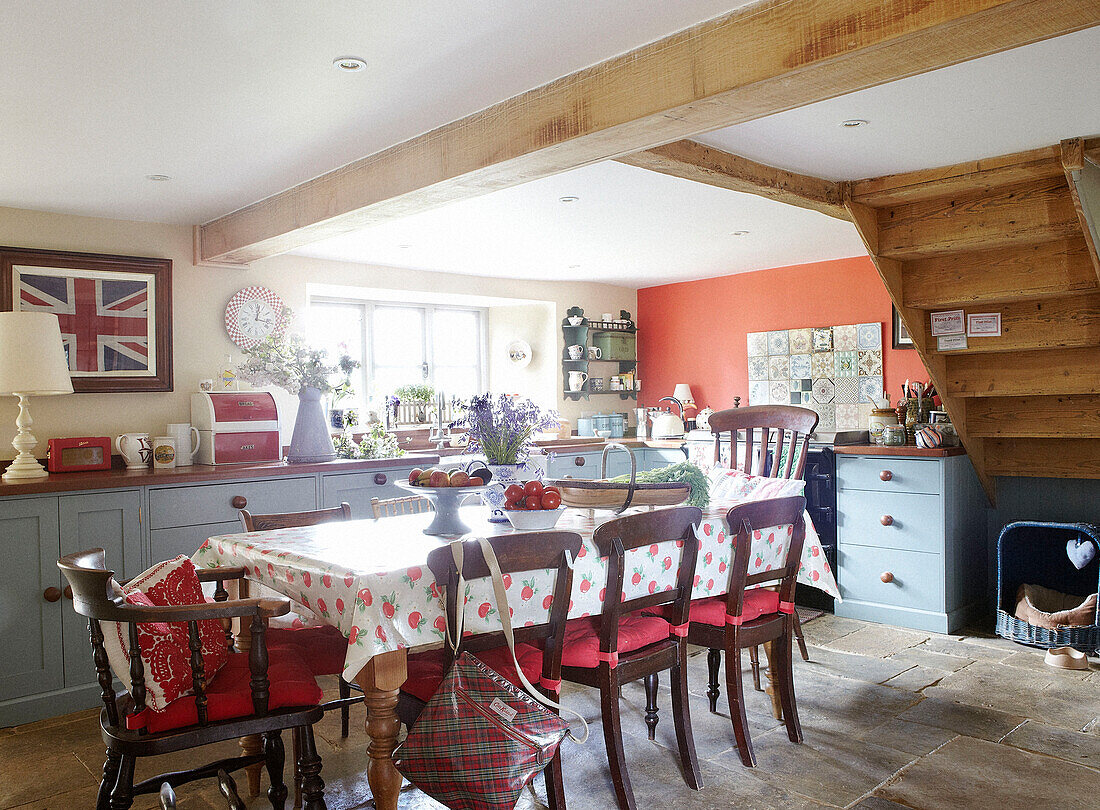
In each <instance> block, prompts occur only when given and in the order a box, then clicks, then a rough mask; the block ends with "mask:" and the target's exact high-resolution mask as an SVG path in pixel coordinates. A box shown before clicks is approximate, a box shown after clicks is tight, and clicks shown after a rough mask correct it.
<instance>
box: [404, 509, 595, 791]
mask: <svg viewBox="0 0 1100 810" xmlns="http://www.w3.org/2000/svg"><path fill="white" fill-rule="evenodd" d="M489 543H490V545H491V546H492V548H493V552H494V553H495V554H496V556H497V562H498V563H499V564H500V570H501V573H503V574H505V575H509V574H519V573H526V572H529V571H538V570H543V569H556V571H557V573H556V576H555V578H554V590H553V600H552V602H551V604H550V614H549V621H548V622H547V623H546V624H537V625H532V626H529V627H514V628H513V635H514V638H515V644H516V659H517V660H518V661H519V664H520V667H521V668H522V669H523V674H524V675H525V676H526V678H527V680H528V681H529V682H530V683H531V684H533V685H536V686H538V687H539V690H540V691H541V692H542V693H543V694H544V695H545V696H546V697H548V698H550V699H551V700H552V701H554V702H555V703H558V702H560V700H561V698H560V692H561V677H562V676H561V655H562V646H563V642H564V637H565V624H566V616H567V614H568V613H569V598H570V594H571V593H572V591H573V560H575V559H576V558H577V554H579V553H580V549H581V536H580V535H579V534H577V533H576V532H565V531H552V530H551V531H544V532H525V533H522V534H511V535H505V536H502V537H490V538H489ZM428 568H429V569H430V570H431V572H432V574H433V575H434V576H435V582H436V585H437V586H438V587H440V588H442V589H443V591H444V593H445V604H446V610H447V628H448V632H449V633H450V634H451V637H452V638H453V637H454V635H455V633H456V628H457V627H458V610H459V608H460V605H459V600H458V567H457V566H456V565H455V562H454V557H453V556H452V554H451V550H450V548H449V547H447V546H442V547H440V548H437V549H435V550H433V551H432V552H431V553H430V554H429V555H428ZM462 568H463V576H464V578H465V580H466V581H467V582H471V581H473V580H477V579H483V578H485V577H488V576H490V573H489V567H488V566H487V565H486V563H485V559H484V557H483V556H482V554H481V547H480V546H479V545H478V543H477V542H476V541H466V542H465V543H464V544H463V559H462ZM471 609H472V608H471ZM501 609H503V608H501ZM463 651H466V652H471V653H473V654H474V655H476V656H477V657H478V658H479V659H481V660H482V661H483V662H484V663H485V664H487V665H488V666H489V667H490V668H491V669H493V670H494V671H496V672H497V673H498V674H500V675H501V676H503V677H504V678H507V679H508V680H509V681H511V682H512V683H513V684H515V685H516V686H518V687H519V688H520V689H523V688H524V687H523V685H522V683H521V682H520V680H519V676H518V675H516V671H515V663H513V661H512V654H511V652H509V650H508V646H507V642H506V641H505V638H504V633H503V631H498V632H494V633H478V634H476V635H466V636H463V637H462V638H461V639H460V640H459V650H458V652H459V653H461V652H463ZM455 655H456V653H455V652H454V651H452V650H451V648H450V646H449V645H446V644H445V645H444V647H443V649H442V650H432V651H429V652H423V653H416V654H413V655H410V656H409V659H408V678H407V679H406V681H405V684H404V685H403V686H402V687H401V694H400V695H399V697H398V702H397V715H398V717H399V718H400V719H401V722H402V723H404V724H405V725H406V726H411V725H412V724H413V723H415V722H416V718H417V717H419V716H420V712H421V711H422V710H423V708H424V706H425V704H427V702H428V700H429V699H430V698H431V696H432V695H433V694H435V692H436V690H437V689H438V688H439V685H440V683H441V682H442V681H443V676H444V674H445V673H446V672H447V671H448V670H449V669H450V667H451V663H452V662H453V661H454V658H455ZM543 777H544V778H545V780H546V795H547V800H548V802H549V804H550V808H551V810H565V783H564V780H563V778H562V768H561V754H560V752H559V753H558V754H557V755H555V756H554V758H553V759H552V760H551V761H550V764H549V765H547V767H546V770H545V771H544V772H543Z"/></svg>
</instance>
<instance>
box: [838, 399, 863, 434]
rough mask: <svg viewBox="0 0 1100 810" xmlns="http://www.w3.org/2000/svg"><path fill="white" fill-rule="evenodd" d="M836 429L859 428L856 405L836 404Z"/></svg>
mask: <svg viewBox="0 0 1100 810" xmlns="http://www.w3.org/2000/svg"><path fill="white" fill-rule="evenodd" d="M836 429H837V430H859V407H858V406H857V405H855V404H854V403H853V404H850V405H837V406H836Z"/></svg>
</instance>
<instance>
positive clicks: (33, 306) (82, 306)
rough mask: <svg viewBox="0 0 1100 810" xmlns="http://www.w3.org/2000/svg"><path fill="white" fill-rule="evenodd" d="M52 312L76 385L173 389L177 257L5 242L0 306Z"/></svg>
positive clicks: (0, 252) (82, 389)
mask: <svg viewBox="0 0 1100 810" xmlns="http://www.w3.org/2000/svg"><path fill="white" fill-rule="evenodd" d="M13 309H20V310H29V311H37V312H53V313H55V314H57V316H58V320H59V321H61V333H62V338H63V339H64V341H65V351H66V354H67V355H68V357H69V369H70V374H71V375H72V381H73V390H74V391H75V392H77V393H93V392H94V393H121V392H136V391H143V392H145V391H171V390H172V260H171V259H154V258H145V257H140V256H114V255H109V254H102V253H71V252H68V251H61V250H38V249H33V248H17V247H0V310H13Z"/></svg>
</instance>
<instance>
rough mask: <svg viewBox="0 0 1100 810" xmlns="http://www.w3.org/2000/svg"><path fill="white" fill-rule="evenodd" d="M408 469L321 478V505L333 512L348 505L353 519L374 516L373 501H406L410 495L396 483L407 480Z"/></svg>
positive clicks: (409, 467) (411, 467)
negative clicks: (342, 505) (394, 499)
mask: <svg viewBox="0 0 1100 810" xmlns="http://www.w3.org/2000/svg"><path fill="white" fill-rule="evenodd" d="M412 469H413V465H411V464H410V465H409V466H408V467H401V468H393V469H385V470H372V471H370V472H362V473H349V474H348V475H326V476H324V477H323V478H322V479H321V506H322V507H323V508H325V509H330V508H332V507H334V506H339V505H340V504H341V503H345V502H346V503H347V504H349V505H350V506H351V516H352V518H353V519H360V518H370V517H374V513H373V512H372V511H371V508H370V500H371V498H379V499H383V500H384V499H386V498H403V497H405V496H407V495H408V494H409V493H408V492H406V491H405V490H403V489H401V488H400V487H399V486H397V485H396V484H395V483H394V482H395V481H407V480H408V478H409V471H410V470H412Z"/></svg>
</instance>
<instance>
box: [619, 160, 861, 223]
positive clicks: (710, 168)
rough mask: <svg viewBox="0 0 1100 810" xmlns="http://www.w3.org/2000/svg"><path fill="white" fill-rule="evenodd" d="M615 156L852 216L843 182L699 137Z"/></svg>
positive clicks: (833, 214) (672, 173) (686, 177)
mask: <svg viewBox="0 0 1100 810" xmlns="http://www.w3.org/2000/svg"><path fill="white" fill-rule="evenodd" d="M615 160H617V161H618V162H619V163H625V164H627V165H628V166H637V167H639V168H642V169H649V170H650V171H654V172H660V173H661V174H667V175H670V176H672V177H679V178H682V179H684V180H692V181H694V182H696V183H706V184H707V185H709V186H717V187H718V188H725V189H729V190H730V191H740V192H744V193H746V194H756V195H757V196H760V197H767V198H768V199H770V200H776V201H777V202H782V203H787V204H788V205H794V206H797V207H799V208H808V209H809V210H811V211H817V212H819V213H822V214H827V215H828V216H830V217H835V218H837V219H843V220H849V219H850V217H849V216H848V210H847V209H846V208H845V207H844V203H843V201H842V200H841V194H840V184H839V183H834V182H832V181H831V180H823V179H821V178H820V177H810V176H808V175H804V174H796V173H795V172H789V171H787V170H786V169H778V168H776V167H774V166H767V165H765V164H763V163H757V162H756V161H754V160H749V159H748V158H746V157H741V156H740V155H732V154H730V153H729V152H724V151H722V150H721V149H715V148H714V147H711V146H706V145H705V144H701V143H698V142H696V141H689V140H683V141H675V142H674V143H667V144H665V145H664V146H657V147H654V148H653V149H646V150H645V151H644V152H635V153H633V154H630V155H624V156H622V157H618V158H615Z"/></svg>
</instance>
